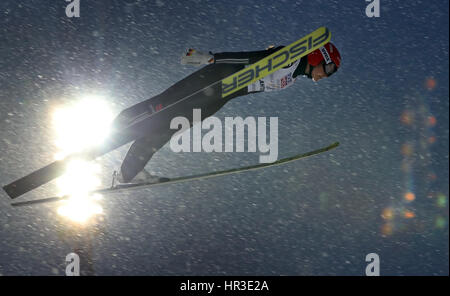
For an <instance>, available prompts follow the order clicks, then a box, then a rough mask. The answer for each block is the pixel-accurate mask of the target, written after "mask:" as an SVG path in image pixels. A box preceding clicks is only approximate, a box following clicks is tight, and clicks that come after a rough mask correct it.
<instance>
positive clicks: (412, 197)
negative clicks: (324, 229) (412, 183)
mask: <svg viewBox="0 0 450 296" xmlns="http://www.w3.org/2000/svg"><path fill="white" fill-rule="evenodd" d="M404 197H405V200H407V201H414V200H415V199H416V195H415V194H414V193H412V192H407V193H405V196H404Z"/></svg>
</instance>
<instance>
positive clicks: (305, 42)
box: [3, 27, 337, 199]
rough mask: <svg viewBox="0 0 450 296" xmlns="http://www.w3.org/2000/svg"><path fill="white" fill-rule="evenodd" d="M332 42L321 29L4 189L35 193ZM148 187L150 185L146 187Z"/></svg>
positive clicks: (14, 193)
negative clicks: (183, 110)
mask: <svg viewBox="0 0 450 296" xmlns="http://www.w3.org/2000/svg"><path fill="white" fill-rule="evenodd" d="M330 39H331V33H330V32H329V30H328V29H327V28H326V27H321V28H319V29H317V30H315V31H314V32H312V33H310V34H308V35H307V36H305V37H303V38H301V39H299V40H297V41H295V42H293V43H291V44H290V45H288V46H286V47H284V48H282V49H281V50H279V51H277V52H275V53H273V54H271V55H269V56H267V57H265V58H263V59H261V60H259V61H258V62H256V63H254V64H252V65H250V66H248V67H246V68H245V69H243V70H241V71H238V72H236V73H233V74H232V75H230V76H228V77H226V78H224V79H222V80H219V81H216V82H214V83H212V84H209V85H207V86H206V87H203V88H201V89H199V90H197V91H194V92H193V93H191V94H189V95H185V96H183V97H181V98H180V99H179V100H176V101H175V102H173V103H172V104H169V105H167V106H165V107H164V108H163V109H161V110H159V111H157V112H153V113H147V114H146V113H144V114H142V116H139V117H138V118H136V120H133V122H130V123H129V124H128V125H127V126H126V127H124V130H123V131H121V134H120V135H124V136H123V137H118V139H111V141H110V143H108V145H106V147H107V148H95V149H92V150H90V151H87V152H85V153H81V154H79V155H72V156H69V157H67V158H65V159H63V160H59V161H55V162H53V163H51V164H49V165H47V166H45V167H43V168H41V169H39V170H37V171H34V172H32V173H31V174H29V175H27V176H25V177H22V178H20V179H18V180H16V181H14V182H12V183H10V184H8V185H6V186H4V187H3V189H4V190H5V192H6V193H7V194H8V195H9V196H10V197H11V198H12V199H14V198H17V197H19V196H21V195H23V194H25V193H27V192H29V191H31V190H33V189H35V188H37V187H39V186H41V185H43V184H45V183H47V182H49V181H51V180H53V179H55V178H57V177H59V176H61V175H62V174H63V173H64V169H65V167H66V165H67V163H68V162H69V161H70V160H71V159H74V158H77V157H82V158H85V159H88V160H92V159H94V158H96V157H99V156H101V155H103V154H105V153H107V152H109V151H111V150H113V149H116V148H118V147H120V146H122V145H125V144H126V143H128V142H130V141H132V140H134V138H133V134H134V132H135V131H136V130H142V129H145V127H146V124H147V123H148V122H149V119H150V118H152V117H153V116H156V115H158V114H160V112H163V111H165V110H168V109H169V110H170V108H172V107H173V106H174V105H176V104H178V103H180V102H182V101H185V100H187V99H189V98H192V97H194V96H196V95H199V94H201V93H202V92H204V91H205V90H207V89H210V88H215V87H218V85H219V84H220V85H221V90H222V97H223V98H225V97H227V96H229V95H231V94H233V93H235V92H236V91H238V90H240V89H242V88H244V87H246V86H248V85H249V84H251V83H254V82H255V81H258V80H259V79H262V78H264V77H266V76H267V75H270V74H271V73H273V72H275V71H277V70H279V69H281V68H283V67H285V66H286V65H288V64H290V63H293V62H295V61H297V60H298V59H300V58H302V57H304V56H306V55H307V54H309V53H311V52H312V51H314V50H316V49H317V48H319V47H320V46H323V45H325V44H326V43H327V42H329V40H330ZM333 145H335V144H333ZM333 145H330V146H328V147H331V146H333ZM336 146H337V145H335V146H334V147H333V148H335V147H336ZM325 148H327V147H325ZM325 148H322V149H318V150H316V151H320V150H323V149H325ZM331 149H332V148H331ZM328 150H329V149H328ZM324 151H327V150H324ZM312 152H315V151H312ZM322 152H323V151H322ZM310 153H311V152H309V153H306V154H310ZM318 153H320V152H318ZM313 154H317V153H313ZM313 154H310V155H313ZM302 155H303V154H300V155H297V156H293V157H294V158H296V157H297V158H296V159H299V158H302V157H299V156H302ZM307 156H309V155H307ZM303 157H306V156H303ZM288 159H290V158H288ZM283 160H285V159H282V160H279V161H277V162H275V163H279V162H280V161H283ZM275 163H273V164H272V165H274V164H275ZM282 163H283V162H282ZM266 166H270V164H269V165H262V166H261V165H256V167H257V168H259V167H266ZM249 169H252V168H240V169H236V170H234V171H233V172H228V173H234V172H237V171H246V170H249ZM225 172H226V171H225ZM218 173H220V172H218ZM218 173H213V174H212V175H211V176H216V175H218ZM228 173H227V174H228ZM222 174H224V172H222ZM207 175H209V174H207ZM205 177H206V176H202V175H200V176H190V177H184V178H183V180H184V181H187V180H194V179H202V178H205ZM181 181H182V180H180V179H179V178H178V179H172V180H171V181H169V182H171V183H174V182H181ZM165 183H168V182H165ZM145 185H149V184H145ZM110 189H111V188H108V189H102V190H103V191H102V192H109V191H106V190H110Z"/></svg>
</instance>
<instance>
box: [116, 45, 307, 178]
mask: <svg viewBox="0 0 450 296" xmlns="http://www.w3.org/2000/svg"><path fill="white" fill-rule="evenodd" d="M281 48H283V46H280V47H277V48H271V49H268V50H261V51H252V52H223V53H217V54H214V64H211V65H208V66H205V67H203V68H202V69H200V70H198V71H196V72H194V73H193V74H191V75H189V76H187V77H186V78H184V79H182V80H181V81H179V82H177V83H175V84H174V85H172V86H171V87H169V88H168V89H167V90H165V91H164V92H162V93H161V94H159V95H156V96H154V97H152V98H150V99H148V100H146V101H143V102H141V103H138V104H136V105H134V106H132V107H130V108H128V109H126V110H124V111H122V112H121V113H120V114H119V116H118V117H117V118H116V119H115V121H114V126H115V128H116V130H120V129H122V128H123V126H126V125H127V124H128V123H129V122H130V121H133V120H136V119H137V120H139V117H140V116H141V115H142V114H147V115H148V114H149V113H151V114H152V116H151V117H150V118H148V119H146V120H145V121H146V122H145V123H142V124H141V126H140V127H138V128H134V129H133V130H132V131H131V133H132V135H130V134H128V135H126V138H128V139H130V138H133V139H135V141H134V143H133V144H132V145H131V147H130V149H129V150H128V152H127V155H126V156H125V159H124V160H123V162H122V165H121V168H120V169H121V173H122V177H123V179H124V182H129V181H131V180H132V179H133V178H134V177H135V176H136V175H137V174H138V173H139V172H140V171H141V170H142V169H144V167H145V165H146V164H147V163H148V161H149V160H150V159H151V157H152V156H153V154H154V153H155V152H156V151H158V150H159V149H160V148H161V147H162V146H164V145H165V144H166V143H167V142H168V141H169V140H170V138H171V137H172V135H173V134H174V133H175V132H177V130H174V129H170V122H171V120H172V119H173V118H175V117H177V116H183V117H186V118H187V119H188V120H189V122H190V125H191V127H192V124H193V118H192V117H193V115H192V110H193V109H201V115H202V118H201V120H204V119H205V118H207V117H209V116H211V115H213V114H214V113H216V112H217V111H219V110H220V108H222V106H224V105H225V104H226V103H227V102H228V101H230V100H231V99H233V98H236V97H239V96H245V95H247V94H249V92H248V91H247V88H243V89H241V90H239V91H237V92H236V93H234V94H232V95H230V96H228V97H226V98H222V96H221V85H220V83H219V84H216V85H214V86H213V87H210V88H207V89H205V90H203V91H200V92H198V93H196V94H194V95H192V94H193V93H195V92H196V91H198V90H201V89H203V88H205V87H206V86H208V85H211V84H213V83H214V82H216V81H219V80H222V79H223V78H225V77H227V76H229V75H231V74H233V73H235V72H237V71H239V70H241V69H243V68H244V67H245V65H248V64H253V63H255V62H257V61H258V60H260V59H262V58H264V57H266V56H268V55H270V54H272V53H273V52H275V51H277V50H279V49H281ZM305 68H306V58H303V59H302V61H301V62H300V64H299V66H298V67H297V69H296V70H295V72H294V77H296V76H297V75H299V74H304V70H305ZM189 95H191V96H190V97H188V98H187V99H184V100H182V99H183V98H185V97H186V96H189ZM172 104H173V105H172ZM171 105H172V106H171ZM159 110H161V111H159ZM158 111H159V112H158ZM127 133H130V131H128V132H127Z"/></svg>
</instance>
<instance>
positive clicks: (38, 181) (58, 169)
mask: <svg viewBox="0 0 450 296" xmlns="http://www.w3.org/2000/svg"><path fill="white" fill-rule="evenodd" d="M65 164H66V162H65V161H61V160H60V161H55V162H53V163H51V164H49V165H47V166H45V167H43V168H41V169H39V170H37V171H34V172H32V173H31V174H29V175H27V176H25V177H22V178H20V179H18V180H16V181H14V182H12V183H10V184H8V185H5V186H3V190H5V192H6V193H7V194H8V195H9V197H10V198H13V199H14V198H16V197H19V196H21V195H22V194H25V193H27V192H28V191H31V190H33V189H35V188H37V187H39V186H41V185H42V184H45V183H47V182H49V181H51V180H53V179H54V178H57V177H58V176H60V175H61V174H62V173H63V171H64V168H65Z"/></svg>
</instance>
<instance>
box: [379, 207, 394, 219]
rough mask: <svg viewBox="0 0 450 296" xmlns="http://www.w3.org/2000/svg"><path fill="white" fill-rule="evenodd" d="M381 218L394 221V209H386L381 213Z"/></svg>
mask: <svg viewBox="0 0 450 296" xmlns="http://www.w3.org/2000/svg"><path fill="white" fill-rule="evenodd" d="M381 217H382V218H383V219H385V220H392V219H393V218H394V209H392V208H385V209H384V210H383V212H382V213H381Z"/></svg>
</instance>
